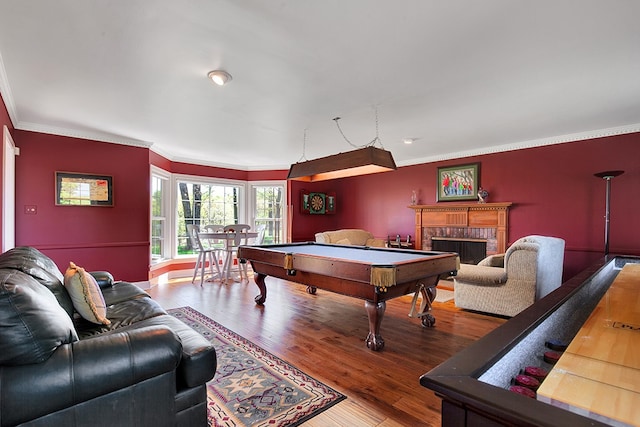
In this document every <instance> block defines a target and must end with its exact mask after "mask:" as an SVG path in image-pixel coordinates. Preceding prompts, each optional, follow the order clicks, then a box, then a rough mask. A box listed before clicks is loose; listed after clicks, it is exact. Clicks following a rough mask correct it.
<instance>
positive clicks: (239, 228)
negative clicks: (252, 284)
mask: <svg viewBox="0 0 640 427" xmlns="http://www.w3.org/2000/svg"><path fill="white" fill-rule="evenodd" d="M249 230H251V226H250V225H249V224H230V225H225V226H224V231H225V233H228V237H227V240H226V243H227V246H226V251H225V257H224V264H223V267H222V271H223V275H224V276H225V280H227V281H228V280H229V278H230V277H231V271H232V270H233V268H234V265H237V271H238V273H239V274H240V281H242V280H243V279H242V273H243V272H244V277H245V279H247V281H248V280H249V275H248V273H247V264H246V263H241V262H240V260H239V259H238V247H239V246H240V245H242V244H245V245H246V244H247V235H246V233H247V232H248V231H249ZM243 233H245V234H243Z"/></svg>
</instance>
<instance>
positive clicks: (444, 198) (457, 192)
mask: <svg viewBox="0 0 640 427" xmlns="http://www.w3.org/2000/svg"><path fill="white" fill-rule="evenodd" d="M479 169H480V163H471V164H468V165H460V166H448V167H444V168H438V195H437V200H438V202H448V201H455V200H474V199H476V198H477V197H478V181H479V180H480V179H479V178H480V175H478V171H479Z"/></svg>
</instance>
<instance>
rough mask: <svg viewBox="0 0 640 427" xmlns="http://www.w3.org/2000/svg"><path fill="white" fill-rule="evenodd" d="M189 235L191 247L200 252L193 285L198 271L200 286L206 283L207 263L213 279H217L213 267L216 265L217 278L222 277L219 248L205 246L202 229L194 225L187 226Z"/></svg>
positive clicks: (194, 271)
mask: <svg viewBox="0 0 640 427" xmlns="http://www.w3.org/2000/svg"><path fill="white" fill-rule="evenodd" d="M187 234H188V235H189V239H190V240H191V246H192V247H193V249H195V250H196V251H197V252H198V259H197V261H196V265H195V268H194V270H193V278H192V279H191V283H194V282H195V280H196V276H197V275H198V271H200V286H202V284H203V283H204V273H205V270H206V268H207V261H208V262H209V270H210V272H211V277H212V278H213V277H215V273H214V271H213V267H214V265H215V268H216V271H217V273H218V274H217V277H222V275H221V273H220V265H219V264H218V251H219V248H215V247H208V246H205V245H204V244H203V243H202V241H201V240H200V227H199V226H197V225H193V224H188V225H187Z"/></svg>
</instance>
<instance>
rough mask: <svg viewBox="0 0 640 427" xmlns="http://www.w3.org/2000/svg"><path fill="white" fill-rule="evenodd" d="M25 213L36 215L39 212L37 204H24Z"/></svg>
mask: <svg viewBox="0 0 640 427" xmlns="http://www.w3.org/2000/svg"><path fill="white" fill-rule="evenodd" d="M24 213H25V214H27V215H35V214H37V213H38V206H36V205H24Z"/></svg>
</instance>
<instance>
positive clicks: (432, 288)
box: [420, 276, 439, 328]
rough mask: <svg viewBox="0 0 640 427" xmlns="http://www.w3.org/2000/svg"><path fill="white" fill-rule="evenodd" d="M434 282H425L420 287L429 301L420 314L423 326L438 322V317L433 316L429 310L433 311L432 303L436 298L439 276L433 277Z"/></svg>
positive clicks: (423, 295)
mask: <svg viewBox="0 0 640 427" xmlns="http://www.w3.org/2000/svg"><path fill="white" fill-rule="evenodd" d="M431 280H432V282H431V283H429V284H424V286H422V288H421V289H420V292H421V293H422V298H423V299H424V300H425V301H426V302H427V304H426V306H425V308H424V311H423V312H422V314H421V315H420V320H421V321H422V326H424V327H427V328H430V327H432V326H434V325H435V324H436V318H435V317H433V316H432V315H431V314H429V313H428V312H429V311H431V303H432V302H433V300H434V299H436V292H437V291H436V285H437V284H438V280H439V278H438V276H436V277H435V278H431Z"/></svg>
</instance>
